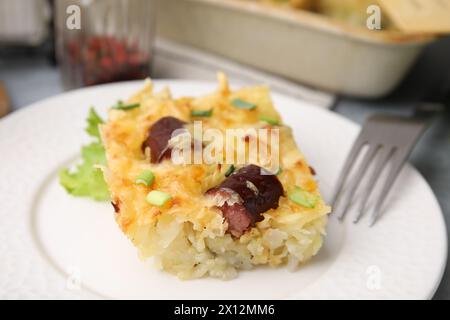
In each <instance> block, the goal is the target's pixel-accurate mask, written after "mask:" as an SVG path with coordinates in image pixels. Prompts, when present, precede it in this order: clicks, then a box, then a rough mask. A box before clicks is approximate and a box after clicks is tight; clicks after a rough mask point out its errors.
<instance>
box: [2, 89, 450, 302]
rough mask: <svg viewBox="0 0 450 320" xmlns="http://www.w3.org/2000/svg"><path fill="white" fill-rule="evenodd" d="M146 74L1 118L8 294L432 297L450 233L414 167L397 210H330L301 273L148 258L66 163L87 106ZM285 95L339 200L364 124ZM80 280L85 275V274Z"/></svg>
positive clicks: (81, 138) (105, 101) (121, 94)
mask: <svg viewBox="0 0 450 320" xmlns="http://www.w3.org/2000/svg"><path fill="white" fill-rule="evenodd" d="M141 84H142V83H137V82H130V83H122V84H112V85H106V86H99V87H92V88H88V89H82V90H78V91H74V92H70V93H67V94H63V95H60V96H57V97H54V98H50V99H47V100H45V101H42V102H39V103H36V104H34V105H33V106H30V107H28V108H25V109H23V110H20V111H18V112H15V113H14V114H12V115H10V116H8V117H6V118H5V119H3V120H1V121H0V159H1V166H0V257H1V259H0V298H69V299H70V298H74V299H76V298H105V297H106V298H149V299H164V298H171V299H205V298H206V299H229V298H233V299H244V298H249V299H262V298H265V299H284V298H336V299H355V298H356V299H358V298H359V299H371V298H375V299H378V298H385V299H399V298H402V299H427V298H430V297H432V295H433V294H434V292H435V290H436V288H437V286H438V284H439V281H440V279H441V276H442V273H443V270H444V266H445V263H446V255H447V236H446V228H445V224H444V220H443V217H442V213H441V210H440V208H439V206H438V203H437V201H436V199H435V197H434V195H433V193H432V192H431V190H430V188H429V186H428V185H427V183H426V182H425V181H424V179H423V178H422V177H421V176H420V175H419V173H418V172H417V171H416V170H415V169H413V168H412V167H411V166H407V167H406V168H405V169H404V170H403V171H402V174H401V176H400V178H399V180H398V182H397V183H396V186H394V190H393V192H392V194H393V196H392V197H391V199H390V200H389V206H388V207H387V211H386V213H385V214H384V215H383V216H382V218H381V219H380V220H379V222H378V223H377V224H376V225H375V226H374V227H373V228H369V227H367V223H364V222H367V221H362V223H360V224H359V225H353V224H352V223H351V219H346V222H344V223H342V224H340V223H338V222H336V221H335V218H333V217H331V219H330V224H329V227H328V236H327V238H326V242H325V246H324V247H323V249H322V250H321V252H320V254H319V255H318V256H317V257H315V258H314V259H313V260H312V261H311V262H310V263H308V264H306V265H305V266H303V267H302V268H301V269H300V270H298V271H296V272H289V271H287V270H286V268H277V269H269V268H258V269H256V270H252V271H246V272H241V273H240V274H239V277H238V278H237V279H234V280H231V281H220V280H217V279H210V278H206V279H200V280H194V281H180V280H178V279H177V278H175V277H173V276H171V275H168V274H165V273H162V272H160V271H158V270H156V269H155V267H154V266H153V265H152V263H151V261H147V262H142V261H140V260H139V259H138V257H137V252H136V250H135V248H134V247H133V246H132V245H131V243H130V242H129V241H128V240H127V239H126V238H125V236H123V235H122V233H121V232H120V231H119V229H118V227H117V226H116V225H115V222H114V219H113V213H112V212H113V211H112V208H111V206H110V204H108V203H96V202H93V201H90V200H86V199H79V198H74V197H71V196H69V195H67V194H66V193H65V191H64V190H63V189H62V188H61V187H60V186H59V185H58V179H57V172H58V170H59V169H60V168H62V167H64V166H67V165H69V164H70V163H72V162H73V161H75V160H76V159H77V154H78V152H79V149H80V146H81V144H82V143H85V142H86V141H88V139H87V137H86V134H85V133H84V130H83V128H84V126H85V122H84V121H85V117H86V115H87V111H88V107H89V106H90V105H94V106H96V107H97V109H98V110H99V111H100V113H101V114H103V115H105V114H106V109H107V107H108V106H110V105H112V104H114V103H115V102H116V101H117V100H118V99H119V98H126V97H127V96H129V95H130V94H131V93H133V92H134V91H136V90H137V89H138V88H139V87H140V86H141ZM156 84H157V88H161V87H162V86H163V85H166V84H170V87H171V88H172V91H173V92H174V95H175V96H180V95H200V94H203V93H207V92H209V91H211V90H213V89H214V88H215V84H211V83H202V82H192V81H157V82H156ZM274 101H275V104H276V105H277V108H278V109H279V110H280V112H281V114H282V116H283V117H284V119H285V121H286V122H287V123H288V124H289V125H291V126H292V127H293V128H294V133H295V137H296V139H297V141H298V143H299V145H300V147H301V149H302V150H303V152H304V153H305V154H306V156H307V158H308V160H309V161H310V163H311V164H312V165H313V166H314V167H315V168H316V170H317V171H318V173H319V180H320V183H321V188H322V191H323V193H324V194H325V197H326V198H328V199H329V196H330V191H331V186H332V185H333V184H334V182H335V180H336V179H337V175H338V170H339V168H340V167H341V165H342V163H343V161H344V159H345V156H346V154H347V152H348V151H349V149H350V147H351V145H352V142H353V140H354V138H355V137H356V135H357V133H358V127H357V126H356V125H354V124H352V123H351V122H349V121H348V120H346V119H344V118H342V117H340V116H338V115H336V114H334V113H331V112H328V111H324V110H321V109H319V108H316V107H314V106H310V105H307V104H306V103H304V102H301V101H297V100H294V99H291V98H288V97H285V96H281V95H277V94H274ZM80 283H81V285H80Z"/></svg>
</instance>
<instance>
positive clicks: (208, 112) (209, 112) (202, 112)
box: [191, 109, 213, 117]
mask: <svg viewBox="0 0 450 320" xmlns="http://www.w3.org/2000/svg"><path fill="white" fill-rule="evenodd" d="M212 114H213V109H209V110H192V111H191V116H193V117H211V116H212Z"/></svg>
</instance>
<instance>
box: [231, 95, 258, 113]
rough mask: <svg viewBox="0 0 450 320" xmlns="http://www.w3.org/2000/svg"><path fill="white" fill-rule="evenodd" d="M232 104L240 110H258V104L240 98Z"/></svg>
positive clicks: (232, 101)
mask: <svg viewBox="0 0 450 320" xmlns="http://www.w3.org/2000/svg"><path fill="white" fill-rule="evenodd" d="M231 104H232V105H233V106H235V107H236V108H239V109H246V110H253V109H255V108H256V104H254V103H251V102H248V101H245V100H242V99H239V98H236V99H233V100H231Z"/></svg>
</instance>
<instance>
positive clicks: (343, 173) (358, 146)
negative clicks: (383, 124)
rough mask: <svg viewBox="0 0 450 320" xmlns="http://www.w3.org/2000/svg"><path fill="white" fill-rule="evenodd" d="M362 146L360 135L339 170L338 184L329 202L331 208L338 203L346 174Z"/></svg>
mask: <svg viewBox="0 0 450 320" xmlns="http://www.w3.org/2000/svg"><path fill="white" fill-rule="evenodd" d="M364 144H365V143H364V141H363V139H362V135H361V134H360V135H359V136H358V138H357V139H356V142H355V143H354V145H353V147H352V150H351V151H350V154H349V155H348V157H347V160H346V161H345V164H344V167H343V168H342V170H341V174H340V175H339V179H338V182H337V183H336V187H335V192H334V195H333V199H332V200H331V203H332V206H335V205H336V203H337V202H338V201H339V198H340V195H341V193H342V188H343V186H344V183H345V180H346V178H347V176H348V172H349V171H350V169H351V168H352V166H353V163H354V162H355V159H356V157H357V156H358V155H359V152H360V151H361V148H362V147H363V146H364Z"/></svg>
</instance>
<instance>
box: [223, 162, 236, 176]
mask: <svg viewBox="0 0 450 320" xmlns="http://www.w3.org/2000/svg"><path fill="white" fill-rule="evenodd" d="M235 169H236V168H235V167H234V166H233V165H231V166H230V167H229V168H228V170H227V172H225V177H227V178H228V177H229V176H231V174H232V173H233V172H234V170H235Z"/></svg>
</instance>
